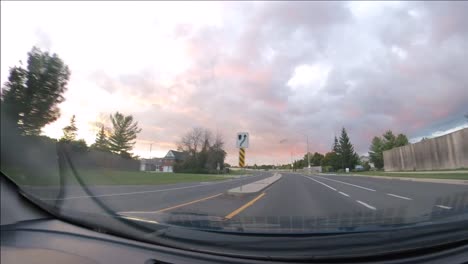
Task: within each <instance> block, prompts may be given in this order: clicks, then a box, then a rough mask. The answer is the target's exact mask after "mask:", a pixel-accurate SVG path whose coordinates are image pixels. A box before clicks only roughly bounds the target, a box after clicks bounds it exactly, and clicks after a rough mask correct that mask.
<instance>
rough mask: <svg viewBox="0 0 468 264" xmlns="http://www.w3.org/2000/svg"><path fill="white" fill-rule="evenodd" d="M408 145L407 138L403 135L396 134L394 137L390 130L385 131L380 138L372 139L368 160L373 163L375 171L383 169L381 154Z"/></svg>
mask: <svg viewBox="0 0 468 264" xmlns="http://www.w3.org/2000/svg"><path fill="white" fill-rule="evenodd" d="M408 144H409V140H408V137H407V136H406V135H404V134H398V136H396V137H395V135H394V134H393V132H392V131H391V130H387V131H385V133H384V134H383V135H382V137H381V138H380V137H374V138H373V139H372V143H371V146H370V149H369V150H370V151H369V160H370V161H371V162H372V163H374V166H375V167H376V168H377V169H382V168H383V167H384V160H383V152H384V151H385V150H390V149H392V148H396V147H401V146H405V145H408Z"/></svg>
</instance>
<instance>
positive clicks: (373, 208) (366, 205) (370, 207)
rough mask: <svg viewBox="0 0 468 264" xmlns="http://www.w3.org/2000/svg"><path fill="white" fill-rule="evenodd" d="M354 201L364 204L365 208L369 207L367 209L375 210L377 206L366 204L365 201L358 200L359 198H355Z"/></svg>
mask: <svg viewBox="0 0 468 264" xmlns="http://www.w3.org/2000/svg"><path fill="white" fill-rule="evenodd" d="M356 202H358V203H360V204H362V205H364V206H365V207H367V208H369V209H371V210H377V208H375V207H374V206H372V205H369V204H367V203H365V202H362V201H359V200H356Z"/></svg>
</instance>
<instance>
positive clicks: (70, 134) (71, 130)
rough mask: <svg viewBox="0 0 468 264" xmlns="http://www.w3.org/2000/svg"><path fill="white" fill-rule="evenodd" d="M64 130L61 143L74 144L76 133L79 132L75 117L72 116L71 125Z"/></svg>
mask: <svg viewBox="0 0 468 264" xmlns="http://www.w3.org/2000/svg"><path fill="white" fill-rule="evenodd" d="M62 130H63V137H62V138H61V139H60V141H63V142H72V141H75V140H76V134H77V133H76V132H77V131H78V128H77V127H76V121H75V115H73V116H72V118H71V120H70V125H68V126H66V127H64V128H63V129H62Z"/></svg>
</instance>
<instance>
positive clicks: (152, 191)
mask: <svg viewBox="0 0 468 264" xmlns="http://www.w3.org/2000/svg"><path fill="white" fill-rule="evenodd" d="M259 176H260V175H259ZM253 177H257V176H253ZM249 179H251V178H249ZM239 180H245V178H238V179H231V180H226V181H220V182H215V183H213V184H197V185H191V186H185V187H176V188H169V189H162V190H151V191H139V192H127V193H110V194H101V195H93V196H90V195H83V196H71V197H65V198H61V199H56V198H46V199H43V198H39V199H40V200H42V201H57V200H71V199H80V198H91V197H110V196H124V195H132V194H142V193H156V192H165V191H175V190H182V189H190V188H196V187H206V186H213V185H216V184H222V183H226V182H232V181H239Z"/></svg>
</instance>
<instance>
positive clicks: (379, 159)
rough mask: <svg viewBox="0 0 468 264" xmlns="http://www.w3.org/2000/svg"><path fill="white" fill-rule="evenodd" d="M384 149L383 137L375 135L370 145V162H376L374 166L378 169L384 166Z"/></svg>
mask: <svg viewBox="0 0 468 264" xmlns="http://www.w3.org/2000/svg"><path fill="white" fill-rule="evenodd" d="M383 149H384V144H383V142H382V139H381V138H380V137H374V138H373V139H372V144H371V146H370V151H369V160H370V162H372V163H374V166H375V167H376V168H377V169H382V168H383V166H384V163H383V154H382V153H383Z"/></svg>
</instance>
